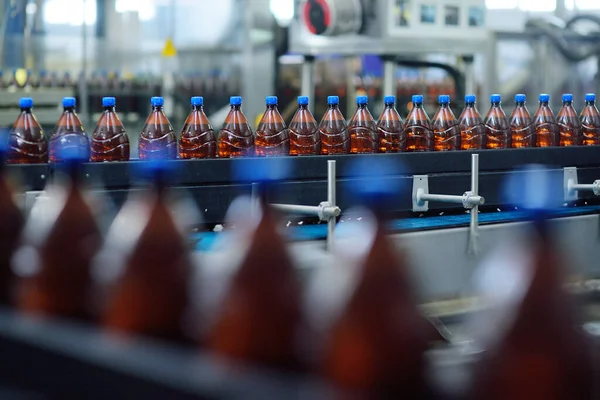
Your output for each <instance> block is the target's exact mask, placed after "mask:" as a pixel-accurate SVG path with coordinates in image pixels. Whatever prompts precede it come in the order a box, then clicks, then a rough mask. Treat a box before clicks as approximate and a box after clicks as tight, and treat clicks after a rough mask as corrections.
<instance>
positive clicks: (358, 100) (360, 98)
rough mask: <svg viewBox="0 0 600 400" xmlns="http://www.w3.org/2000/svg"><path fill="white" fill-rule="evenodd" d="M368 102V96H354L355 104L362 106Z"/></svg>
mask: <svg viewBox="0 0 600 400" xmlns="http://www.w3.org/2000/svg"><path fill="white" fill-rule="evenodd" d="M368 102H369V98H368V97H367V96H356V104H358V105H359V106H363V105H365V104H367V103H368Z"/></svg>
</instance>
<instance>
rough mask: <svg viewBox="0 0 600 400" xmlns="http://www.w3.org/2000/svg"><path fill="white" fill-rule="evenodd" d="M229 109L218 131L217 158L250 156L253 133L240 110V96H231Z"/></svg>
mask: <svg viewBox="0 0 600 400" xmlns="http://www.w3.org/2000/svg"><path fill="white" fill-rule="evenodd" d="M229 105H230V106H231V110H230V111H229V114H227V117H226V118H225V122H223V127H222V128H221V131H220V132H219V137H218V139H217V144H218V146H219V158H230V157H232V158H233V157H251V156H253V155H254V135H253V134H252V128H251V127H250V124H249V123H248V119H246V116H245V115H244V113H243V112H242V98H241V97H240V96H231V98H230V99H229Z"/></svg>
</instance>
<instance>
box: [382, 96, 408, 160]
mask: <svg viewBox="0 0 600 400" xmlns="http://www.w3.org/2000/svg"><path fill="white" fill-rule="evenodd" d="M383 103H384V109H383V111H382V112H381V115H380V116H379V121H378V122H377V133H378V134H379V152H380V153H398V152H400V151H406V132H405V130H404V122H403V121H402V117H400V114H398V110H397V109H396V106H395V103H396V96H385V97H384V98H383Z"/></svg>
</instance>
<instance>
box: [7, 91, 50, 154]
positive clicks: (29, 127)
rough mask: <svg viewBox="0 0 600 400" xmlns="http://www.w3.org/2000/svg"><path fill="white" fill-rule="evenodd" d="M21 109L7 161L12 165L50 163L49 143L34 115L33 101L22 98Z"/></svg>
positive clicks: (9, 142)
mask: <svg viewBox="0 0 600 400" xmlns="http://www.w3.org/2000/svg"><path fill="white" fill-rule="evenodd" d="M19 107H20V108H21V113H20V114H19V116H18V117H17V120H16V121H15V123H14V124H13V129H12V131H11V133H10V135H9V137H8V149H7V154H6V157H7V160H6V161H7V162H8V163H11V164H34V163H46V162H48V143H47V142H46V136H45V135H44V131H43V130H42V127H41V125H40V124H39V122H38V121H37V118H36V117H35V115H34V114H33V111H32V108H33V99H31V98H28V97H24V98H21V99H20V100H19ZM0 140H3V138H1V139H0Z"/></svg>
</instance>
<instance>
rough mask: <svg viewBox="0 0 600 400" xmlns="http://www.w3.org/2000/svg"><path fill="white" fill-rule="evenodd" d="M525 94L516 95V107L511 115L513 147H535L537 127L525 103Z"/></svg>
mask: <svg viewBox="0 0 600 400" xmlns="http://www.w3.org/2000/svg"><path fill="white" fill-rule="evenodd" d="M526 100H527V97H526V96H525V95H524V94H517V95H515V109H514V110H513V112H512V114H511V116H510V134H511V141H512V147H513V148H517V149H518V148H523V147H535V127H534V126H533V119H532V118H531V114H530V113H529V110H528V109H527V106H526V105H525V102H526Z"/></svg>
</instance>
